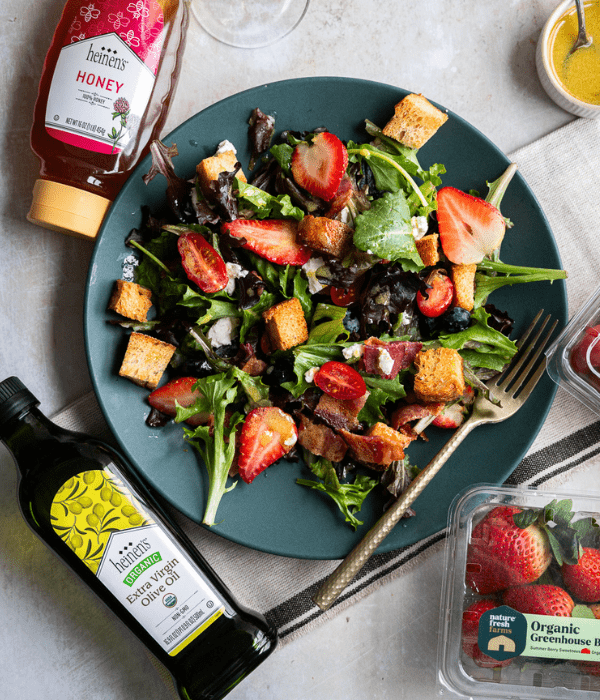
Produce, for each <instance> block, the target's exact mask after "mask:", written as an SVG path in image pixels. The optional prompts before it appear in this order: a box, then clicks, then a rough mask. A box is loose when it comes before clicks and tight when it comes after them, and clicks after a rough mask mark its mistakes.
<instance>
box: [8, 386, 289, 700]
mask: <svg viewBox="0 0 600 700" xmlns="http://www.w3.org/2000/svg"><path fill="white" fill-rule="evenodd" d="M38 404H39V402H38V401H37V399H36V398H35V396H33V394H32V393H31V392H30V391H29V390H28V389H27V388H26V387H25V386H24V384H23V383H22V382H21V381H20V380H19V379H17V378H16V377H9V378H8V379H5V380H4V381H2V382H0V439H1V440H2V441H3V442H4V444H5V445H6V446H7V447H8V449H9V450H10V452H11V453H12V455H13V457H14V459H15V462H16V464H17V467H18V471H19V475H18V476H19V478H18V499H19V507H20V509H21V512H22V515H23V517H24V518H25V520H26V522H27V524H28V525H29V526H30V527H31V529H32V530H33V531H34V532H35V533H36V535H38V536H39V537H40V538H41V539H42V540H43V541H44V542H45V543H46V544H47V545H48V547H50V548H51V549H52V550H53V551H54V552H55V553H56V554H57V555H58V556H59V557H60V558H61V559H62V560H63V561H64V562H65V563H66V564H67V565H68V566H70V567H71V569H73V571H75V573H77V575H78V576H79V577H80V578H81V579H82V580H83V581H84V582H85V583H87V584H88V586H89V587H90V588H92V590H94V591H95V592H96V593H97V594H98V596H100V598H101V599H102V600H103V601H104V603H106V605H107V606H108V607H109V608H110V609H111V610H112V611H113V612H114V613H115V614H116V615H117V616H118V617H119V618H120V619H121V620H122V621H123V622H124V623H125V624H126V625H127V627H129V629H130V630H132V631H133V632H134V634H136V635H137V636H138V637H139V639H140V640H141V641H142V642H143V643H144V644H145V645H146V647H147V648H148V650H149V651H150V652H151V653H152V654H153V655H154V656H155V657H156V658H157V659H158V660H159V661H160V662H161V663H162V664H163V665H164V666H165V667H166V668H167V670H168V671H169V672H170V674H171V676H172V677H173V681H174V684H175V687H176V688H177V691H178V693H179V695H180V697H181V698H182V699H183V700H213V699H217V698H222V697H224V696H225V695H227V693H228V692H229V691H230V690H231V689H232V688H233V687H234V686H235V685H237V683H239V682H240V681H241V680H242V679H243V678H244V677H245V676H246V675H247V674H248V673H250V672H251V671H252V670H253V669H254V668H256V667H257V666H258V665H259V664H260V663H261V662H262V661H264V659H266V658H267V656H268V655H269V654H271V652H273V651H274V649H275V647H276V644H277V633H276V631H275V630H274V629H273V628H272V627H271V626H270V625H269V624H268V623H267V622H266V620H265V619H264V618H263V617H262V616H261V615H259V614H258V613H255V612H252V611H250V610H247V609H246V608H244V607H242V606H241V605H240V604H239V603H238V602H237V601H236V600H235V599H234V597H233V595H232V594H231V592H230V591H229V590H228V589H227V587H226V586H225V584H224V583H223V582H222V581H221V580H220V579H219V577H218V576H217V574H216V573H215V572H214V571H213V570H212V568H211V567H210V566H209V564H208V563H207V562H206V561H205V560H204V558H203V557H202V555H201V554H200V553H199V552H198V551H197V549H196V548H195V547H194V546H193V544H192V543H191V542H190V540H189V539H188V538H187V536H186V535H185V534H184V533H183V532H182V531H181V529H180V528H179V527H178V526H177V525H176V523H174V522H173V521H172V519H171V518H170V517H169V516H168V514H167V513H166V512H165V510H164V509H163V508H162V506H161V505H160V503H159V501H158V500H157V498H156V497H155V496H154V495H153V494H152V493H151V492H150V490H149V489H148V488H147V487H146V486H145V485H144V483H143V482H142V481H141V480H140V479H139V478H138V477H137V476H136V474H135V473H134V472H133V470H132V469H131V468H130V467H129V466H128V464H127V462H126V461H125V460H124V459H123V458H122V457H121V456H120V455H119V454H118V453H117V452H116V451H115V450H114V449H113V448H112V447H110V446H108V445H106V444H105V443H103V442H100V441H99V440H96V439H94V438H92V437H89V436H87V435H82V434H79V433H74V432H71V431H67V430H64V429H62V428H60V427H59V426H57V425H55V424H54V423H52V422H51V421H50V420H49V419H48V418H46V417H45V416H44V415H43V414H42V413H41V412H40V411H39V410H38V408H37V406H38Z"/></svg>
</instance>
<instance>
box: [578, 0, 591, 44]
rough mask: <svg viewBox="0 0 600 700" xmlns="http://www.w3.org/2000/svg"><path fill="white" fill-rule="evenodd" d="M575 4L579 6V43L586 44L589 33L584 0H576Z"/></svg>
mask: <svg viewBox="0 0 600 700" xmlns="http://www.w3.org/2000/svg"><path fill="white" fill-rule="evenodd" d="M575 6H576V7H577V26H578V27H579V33H578V34H577V43H578V44H581V45H584V44H585V43H587V42H588V35H587V32H586V30H585V12H584V10H583V0H575Z"/></svg>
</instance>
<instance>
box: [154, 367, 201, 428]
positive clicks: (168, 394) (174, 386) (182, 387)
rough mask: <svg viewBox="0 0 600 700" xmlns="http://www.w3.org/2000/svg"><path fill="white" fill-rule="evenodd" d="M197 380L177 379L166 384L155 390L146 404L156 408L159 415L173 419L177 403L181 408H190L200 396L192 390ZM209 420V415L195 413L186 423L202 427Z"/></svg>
mask: <svg viewBox="0 0 600 700" xmlns="http://www.w3.org/2000/svg"><path fill="white" fill-rule="evenodd" d="M197 381H198V380H197V379H196V377H179V378H178V379H173V380H171V381H170V382H167V383H166V384H165V385H164V386H160V387H158V389H155V390H154V391H153V392H152V393H151V394H150V396H148V403H149V404H150V405H151V406H152V408H156V409H157V410H158V411H160V412H161V413H165V414H166V415H167V416H173V417H175V416H176V415H177V407H176V405H175V402H177V403H178V404H179V405H180V406H182V407H183V408H187V407H188V406H191V405H192V404H193V403H194V401H196V399H197V398H198V397H200V396H201V395H202V394H201V393H200V392H199V391H195V390H193V388H192V387H193V386H194V384H195V383H196V382H197ZM209 420H210V413H197V414H196V415H195V416H192V417H191V418H189V419H188V420H187V421H186V423H188V424H189V425H194V426H196V425H204V424H205V423H208V422H209Z"/></svg>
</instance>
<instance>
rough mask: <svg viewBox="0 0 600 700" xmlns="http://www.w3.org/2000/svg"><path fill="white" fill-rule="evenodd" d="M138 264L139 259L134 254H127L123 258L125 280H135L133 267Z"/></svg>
mask: <svg viewBox="0 0 600 700" xmlns="http://www.w3.org/2000/svg"><path fill="white" fill-rule="evenodd" d="M139 264H140V261H139V260H138V259H137V258H136V256H135V255H128V256H127V257H126V258H125V260H123V279H124V280H125V282H133V281H134V280H135V268H136V267H137V266H138V265H139Z"/></svg>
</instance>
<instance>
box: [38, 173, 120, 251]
mask: <svg viewBox="0 0 600 700" xmlns="http://www.w3.org/2000/svg"><path fill="white" fill-rule="evenodd" d="M111 204H112V202H111V200H110V199H106V198H105V197H100V196H99V195H97V194H92V193H91V192H87V191H86V190H80V189H79V188H77V187H71V186H70V185H63V184H62V183H60V182H52V181H50V180H36V182H35V185H34V187H33V201H32V203H31V209H30V210H29V214H28V215H27V219H28V221H31V223H32V224H37V225H38V226H43V227H44V228H49V229H52V230H53V231H61V232H62V233H66V234H68V235H70V236H80V237H81V238H95V237H96V235H97V234H98V231H99V230H100V226H101V225H102V221H103V219H104V216H105V214H106V212H107V211H108V208H109V207H110V205H111Z"/></svg>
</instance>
